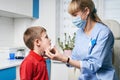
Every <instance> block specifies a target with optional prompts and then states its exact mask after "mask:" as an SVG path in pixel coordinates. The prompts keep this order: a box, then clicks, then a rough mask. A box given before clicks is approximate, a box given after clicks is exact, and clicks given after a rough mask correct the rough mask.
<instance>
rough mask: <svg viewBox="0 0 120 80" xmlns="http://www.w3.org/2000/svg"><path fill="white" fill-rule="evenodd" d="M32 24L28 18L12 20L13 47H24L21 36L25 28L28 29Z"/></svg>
mask: <svg viewBox="0 0 120 80" xmlns="http://www.w3.org/2000/svg"><path fill="white" fill-rule="evenodd" d="M31 24H32V19H30V18H15V19H14V30H15V34H14V46H15V47H22V46H25V44H24V42H23V34H24V31H25V30H26V28H28V27H30V26H31Z"/></svg>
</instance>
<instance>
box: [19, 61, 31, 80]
mask: <svg viewBox="0 0 120 80" xmlns="http://www.w3.org/2000/svg"><path fill="white" fill-rule="evenodd" d="M32 73H33V66H32V63H31V62H30V61H24V62H23V63H22V64H21V66H20V80H32Z"/></svg>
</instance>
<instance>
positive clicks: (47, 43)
mask: <svg viewBox="0 0 120 80" xmlns="http://www.w3.org/2000/svg"><path fill="white" fill-rule="evenodd" d="M40 47H41V48H42V49H43V50H46V49H50V47H51V40H50V39H49V37H48V35H47V33H46V32H43V33H42V37H41V44H40Z"/></svg>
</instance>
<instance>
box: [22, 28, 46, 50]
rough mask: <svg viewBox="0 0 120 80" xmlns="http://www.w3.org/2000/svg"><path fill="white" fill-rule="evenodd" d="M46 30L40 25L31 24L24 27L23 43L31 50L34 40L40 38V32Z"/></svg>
mask: <svg viewBox="0 0 120 80" xmlns="http://www.w3.org/2000/svg"><path fill="white" fill-rule="evenodd" d="M43 32H46V29H45V28H43V27H41V26H32V27H29V28H27V29H26V31H25V32H24V36H23V40H24V43H25V45H26V46H27V47H28V48H29V49H31V50H33V49H34V40H35V39H41V36H42V33H43Z"/></svg>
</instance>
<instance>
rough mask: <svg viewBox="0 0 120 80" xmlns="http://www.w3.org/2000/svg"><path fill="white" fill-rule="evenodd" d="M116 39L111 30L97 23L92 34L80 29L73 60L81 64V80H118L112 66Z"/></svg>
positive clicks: (77, 34)
mask: <svg viewBox="0 0 120 80" xmlns="http://www.w3.org/2000/svg"><path fill="white" fill-rule="evenodd" d="M113 45H114V37H113V34H112V32H111V31H110V29H109V28H108V27H107V26H105V25H103V24H101V23H96V24H95V26H94V28H93V30H92V31H91V34H90V35H89V36H88V35H86V34H85V33H84V31H83V28H80V29H78V31H77V33H76V39H75V47H74V49H73V51H72V56H71V58H72V59H74V60H79V61H81V62H80V67H81V69H80V72H81V74H80V76H79V80H117V79H116V75H115V70H114V68H113V66H112V55H113V54H112V49H113Z"/></svg>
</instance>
